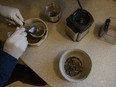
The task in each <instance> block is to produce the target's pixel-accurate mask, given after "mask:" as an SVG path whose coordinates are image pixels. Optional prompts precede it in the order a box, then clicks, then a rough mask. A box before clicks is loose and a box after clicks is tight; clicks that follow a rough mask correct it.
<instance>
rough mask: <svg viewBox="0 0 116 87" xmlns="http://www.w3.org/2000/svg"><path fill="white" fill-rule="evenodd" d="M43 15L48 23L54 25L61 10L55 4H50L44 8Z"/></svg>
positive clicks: (58, 18)
mask: <svg viewBox="0 0 116 87" xmlns="http://www.w3.org/2000/svg"><path fill="white" fill-rule="evenodd" d="M45 15H46V18H47V19H48V21H50V22H52V23H56V22H58V21H59V20H60V17H61V8H60V6H58V5H57V4H56V3H55V2H52V3H51V4H49V5H46V7H45Z"/></svg>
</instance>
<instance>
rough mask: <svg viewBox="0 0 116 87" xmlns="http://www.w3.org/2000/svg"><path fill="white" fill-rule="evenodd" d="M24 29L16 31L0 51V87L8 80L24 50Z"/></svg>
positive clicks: (25, 40)
mask: <svg viewBox="0 0 116 87" xmlns="http://www.w3.org/2000/svg"><path fill="white" fill-rule="evenodd" d="M24 31H25V29H24V28H20V29H18V30H16V31H15V32H14V33H13V34H12V35H11V36H10V37H9V38H8V39H7V40H6V42H5V44H4V46H3V50H0V87H2V86H4V84H5V83H6V82H7V80H8V79H9V77H10V75H11V73H12V71H13V69H14V67H15V65H16V64H17V60H18V59H19V57H20V56H21V55H22V54H23V52H24V51H25V50H26V48H27V45H28V41H27V37H26V36H27V33H26V32H24Z"/></svg>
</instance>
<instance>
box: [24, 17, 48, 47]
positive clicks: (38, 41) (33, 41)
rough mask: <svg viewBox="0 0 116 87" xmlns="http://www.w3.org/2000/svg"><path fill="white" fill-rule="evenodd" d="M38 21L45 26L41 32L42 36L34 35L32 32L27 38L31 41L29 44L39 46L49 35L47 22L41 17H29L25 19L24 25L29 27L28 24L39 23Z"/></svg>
mask: <svg viewBox="0 0 116 87" xmlns="http://www.w3.org/2000/svg"><path fill="white" fill-rule="evenodd" d="M37 23H39V25H41V26H43V27H44V31H43V32H42V33H41V35H40V37H37V38H36V37H34V36H33V35H31V34H29V33H28V34H27V40H28V42H29V45H31V46H39V45H40V44H41V43H42V42H43V41H44V40H45V39H46V37H47V35H48V27H47V24H46V23H45V22H44V21H43V20H41V19H39V18H30V19H27V20H26V21H25V25H24V27H28V26H31V25H33V24H34V25H37Z"/></svg>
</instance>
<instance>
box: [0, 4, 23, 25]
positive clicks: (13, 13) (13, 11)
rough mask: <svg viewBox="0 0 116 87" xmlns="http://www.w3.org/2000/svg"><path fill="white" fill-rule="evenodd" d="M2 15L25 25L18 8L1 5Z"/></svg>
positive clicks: (0, 11)
mask: <svg viewBox="0 0 116 87" xmlns="http://www.w3.org/2000/svg"><path fill="white" fill-rule="evenodd" d="M0 15H2V16H4V17H7V18H9V19H11V20H14V21H15V22H16V23H18V24H19V25H23V21H24V20H23V17H22V15H21V13H20V11H19V9H17V8H13V7H8V6H3V5H0Z"/></svg>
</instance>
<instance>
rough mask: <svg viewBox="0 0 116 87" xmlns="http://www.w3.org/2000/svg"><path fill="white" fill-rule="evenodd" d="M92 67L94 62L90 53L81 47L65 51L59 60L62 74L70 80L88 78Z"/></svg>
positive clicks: (75, 80)
mask: <svg viewBox="0 0 116 87" xmlns="http://www.w3.org/2000/svg"><path fill="white" fill-rule="evenodd" d="M69 60H70V61H69ZM72 60H73V62H72ZM91 67H92V62H91V59H90V57H89V55H88V54H87V53H86V52H84V51H82V50H80V49H72V50H68V51H66V52H64V53H63V55H62V56H61V58H60V61H59V70H60V72H61V74H62V76H63V77H64V78H65V79H66V80H68V81H70V82H77V81H79V80H81V79H85V78H87V76H88V75H89V73H90V71H91Z"/></svg>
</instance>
